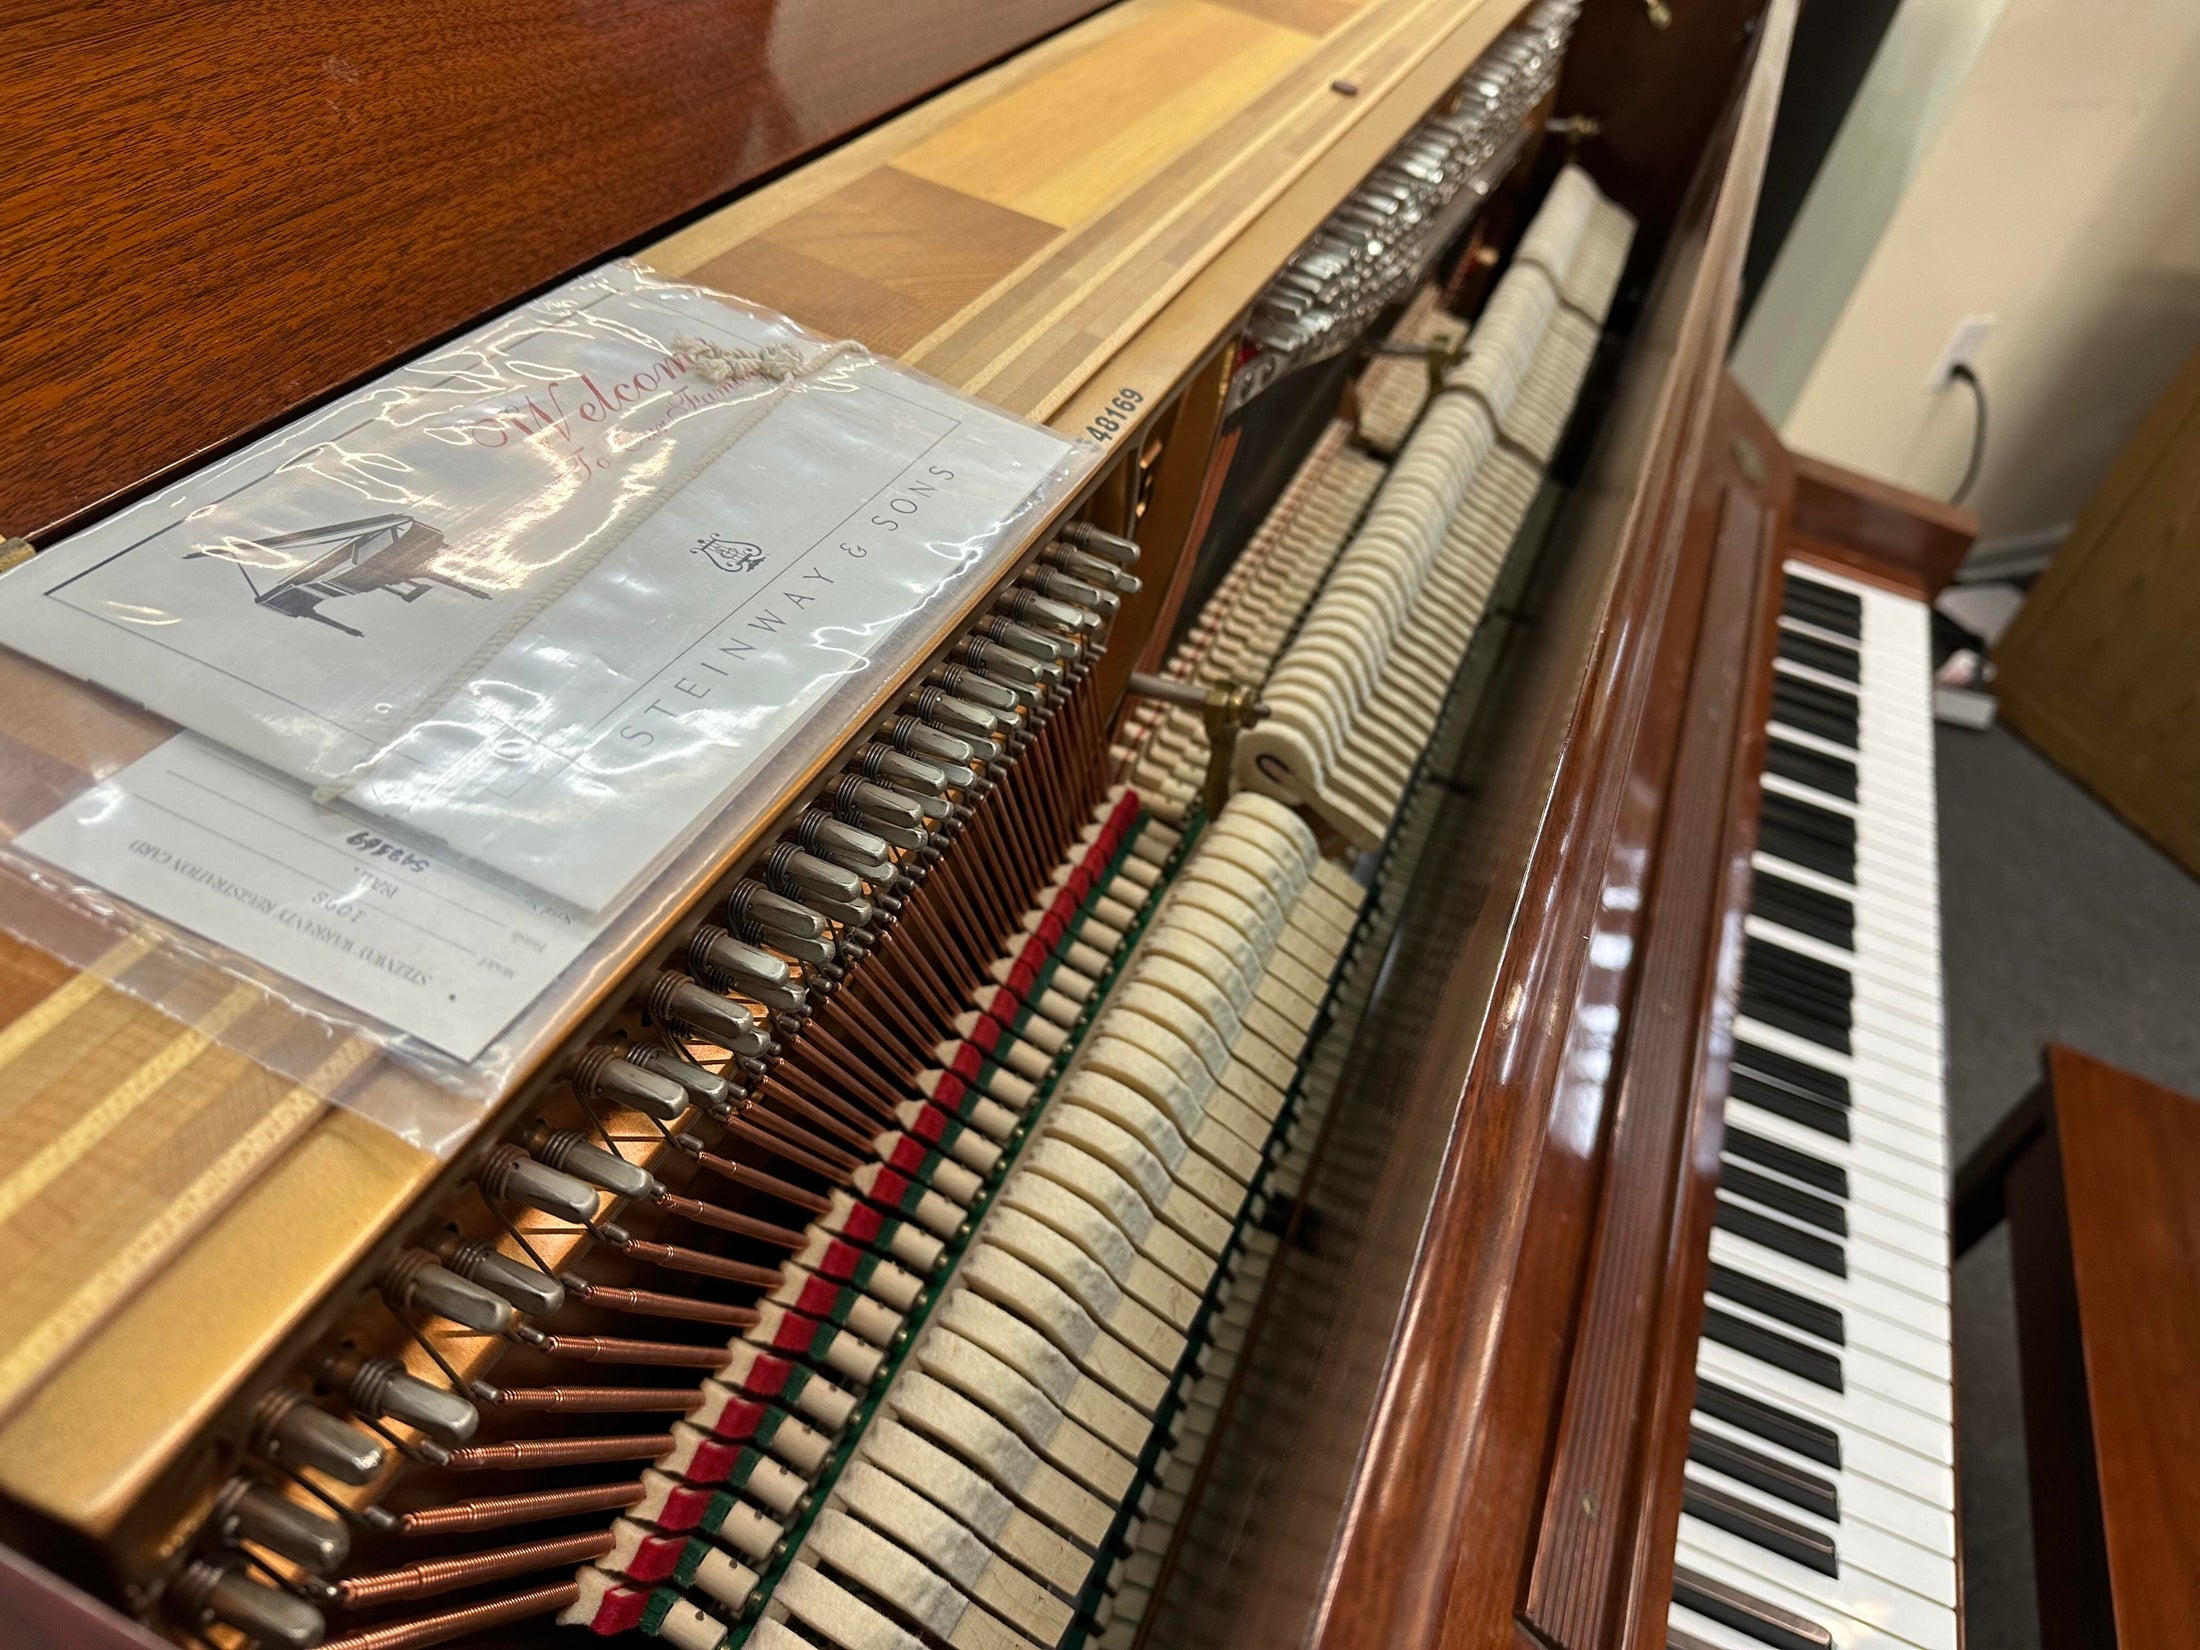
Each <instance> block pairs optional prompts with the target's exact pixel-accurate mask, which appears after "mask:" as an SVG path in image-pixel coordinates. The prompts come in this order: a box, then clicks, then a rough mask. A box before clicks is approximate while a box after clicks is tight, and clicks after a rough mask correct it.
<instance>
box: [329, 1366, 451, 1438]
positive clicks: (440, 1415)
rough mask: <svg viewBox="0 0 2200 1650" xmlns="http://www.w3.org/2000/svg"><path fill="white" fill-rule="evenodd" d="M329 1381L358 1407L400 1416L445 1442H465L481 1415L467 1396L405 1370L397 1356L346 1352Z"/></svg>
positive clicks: (362, 1411)
mask: <svg viewBox="0 0 2200 1650" xmlns="http://www.w3.org/2000/svg"><path fill="white" fill-rule="evenodd" d="M329 1381H330V1384H331V1385H332V1386H335V1387H336V1388H337V1389H338V1390H339V1391H341V1392H342V1393H343V1394H344V1400H345V1402H347V1403H349V1404H350V1405H351V1407H352V1409H353V1410H355V1411H356V1412H357V1413H359V1414H361V1415H371V1416H373V1417H375V1418H376V1419H377V1420H382V1421H397V1422H401V1423H403V1424H404V1425H406V1426H409V1427H415V1428H417V1429H418V1430H420V1431H422V1432H424V1433H426V1434H427V1435H428V1436H429V1437H431V1438H436V1439H440V1440H441V1441H442V1442H444V1443H446V1444H463V1443H464V1442H466V1440H467V1439H469V1438H471V1437H472V1436H473V1435H474V1428H475V1427H476V1426H477V1425H478V1424H479V1423H480V1420H481V1416H480V1413H479V1412H478V1411H477V1410H476V1409H475V1408H474V1406H473V1405H472V1404H470V1403H468V1402H467V1401H466V1400H465V1399H464V1398H461V1397H460V1396H459V1395H458V1394H457V1393H455V1392H446V1391H444V1390H443V1388H441V1387H439V1386H430V1385H429V1384H428V1383H427V1382H426V1381H423V1380H421V1379H420V1378H419V1377H418V1376H416V1375H408V1374H406V1373H405V1368H404V1366H403V1365H402V1364H400V1363H399V1362H398V1361H397V1360H396V1359H395V1358H365V1359H361V1358H359V1357H357V1356H356V1355H355V1354H351V1353H346V1354H344V1355H343V1356H342V1357H341V1358H340V1359H339V1360H338V1361H337V1363H336V1364H335V1365H334V1366H333V1367H332V1368H331V1370H330V1372H329Z"/></svg>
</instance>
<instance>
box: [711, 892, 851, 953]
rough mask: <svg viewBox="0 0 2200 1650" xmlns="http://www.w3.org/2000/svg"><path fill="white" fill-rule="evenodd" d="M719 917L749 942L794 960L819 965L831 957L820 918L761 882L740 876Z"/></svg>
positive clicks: (827, 929) (829, 937) (830, 936)
mask: <svg viewBox="0 0 2200 1650" xmlns="http://www.w3.org/2000/svg"><path fill="white" fill-rule="evenodd" d="M719 914H720V920H721V921H723V922H724V923H725V925H726V927H727V928H728V929H729V930H731V931H732V932H733V933H736V934H739V935H740V936H741V937H742V938H743V939H745V940H747V941H748V942H749V943H750V944H752V945H768V946H770V947H771V948H772V949H773V950H775V951H784V952H785V953H786V954H787V955H788V956H790V957H793V958H795V959H796V960H797V961H798V962H805V963H808V964H810V965H811V966H812V967H813V968H822V967H824V966H825V965H826V964H828V963H830V962H831V961H832V960H833V953H834V951H835V949H836V947H835V946H834V944H833V934H832V929H831V927H830V926H829V925H828V924H827V923H826V920H825V918H824V917H822V916H821V915H819V914H818V913H817V912H815V911H813V910H811V909H810V908H809V907H808V906H807V905H804V904H803V903H801V901H799V900H792V899H788V898H786V897H785V896H784V895H781V894H775V893H773V892H772V891H771V890H770V889H769V888H767V887H765V886H764V884H763V883H761V882H758V881H756V880H754V879H753V878H748V877H744V878H743V879H742V880H741V881H739V882H737V883H735V884H734V885H733V892H732V893H730V894H728V895H727V896H726V903H725V904H724V905H723V906H721V907H720V908H719Z"/></svg>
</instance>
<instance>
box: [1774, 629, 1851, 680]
mask: <svg viewBox="0 0 2200 1650" xmlns="http://www.w3.org/2000/svg"><path fill="white" fill-rule="evenodd" d="M1780 657H1781V658H1783V659H1785V660H1787V662H1788V663H1789V664H1791V665H1803V666H1805V667H1807V668H1809V669H1811V670H1822V671H1824V672H1825V673H1826V674H1827V675H1828V676H1838V677H1840V678H1842V680H1844V681H1849V682H1854V681H1856V680H1858V679H1859V678H1860V677H1861V676H1862V674H1863V668H1862V666H1863V661H1862V659H1861V658H1860V657H1859V656H1858V654H1857V651H1856V649H1855V648H1853V647H1843V646H1842V645H1841V644H1840V643H1839V642H1829V641H1827V640H1826V639H1825V638H1824V637H1823V636H1805V635H1803V634H1802V633H1801V632H1799V631H1794V630H1783V631H1781V632H1780Z"/></svg>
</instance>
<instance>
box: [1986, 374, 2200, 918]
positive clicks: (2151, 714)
mask: <svg viewBox="0 0 2200 1650" xmlns="http://www.w3.org/2000/svg"><path fill="white" fill-rule="evenodd" d="M2196 636H2200V355H2195V356H2194V357H2193V359H2192V360H2191V361H2189V362H2187V363H2186V365H2185V368H2184V371H2183V372H2182V373H2180V374H2179V376H2178V379H2177V382H2176V383H2175V384H2173V385H2171V386H2170V388H2169V390H2168V392H2167V393H2166V394H2164V395H2163V397H2162V399H2161V401H2160V402H2159V403H2158V404H2157V405H2156V407H2155V409H2154V411H2153V413H2152V414H2151V415H2150V416H2149V417H2148V419H2147V422H2146V424H2145V426H2144V427H2143V428H2141V430H2140V431H2139V434H2138V436H2137V438H2136V439H2135V440H2134V441H2133V442H2132V444H2131V447H2130V449H2129V450H2128V451H2127V452H2126V453H2125V454H2124V456H2123V457H2122V458H2121V459H2120V460H2119V461H2118V462H2117V465H2116V468H2115V470H2114V471H2113V472H2112V473H2111V474H2110V476H2109V478H2108V481H2107V482H2106V484H2104V485H2103V487H2102V488H2101V491H2100V492H2099V494H2098V495H2096V496H2095V498H2094V500H2093V502H2092V503H2091V504H2089V505H2088V506H2087V507H2086V511H2085V514H2084V515H2083V516H2082V517H2080V518H2079V521H2078V525H2077V528H2076V530H2075V531H2074V532H2073V533H2072V534H2071V537H2070V541H2069V542H2068V543H2067V544H2065V545H2064V546H2063V548H2062V550H2061V552H2060V553H2059V554H2057V556H2056V557H2055V562H2054V565H2053V566H2051V567H2050V568H2048V570H2047V572H2046V573H2045V575H2043V576H2042V577H2041V579H2040V582H2039V584H2038V585H2037V586H2036V587H2035V588H2034V589H2033V591H2032V595H2031V599H2030V600H2029V601H2027V602H2026V603H2025V604H2024V610H2023V611H2022V612H2020V613H2019V614H2018V615H2017V619H2016V622H2015V623H2014V624H2013V625H2011V626H2010V627H2009V632H2008V634H2007V635H2005V636H2004V637H2003V638H2002V639H2001V645H2000V646H1999V647H1997V648H1996V649H1995V651H1994V660H1995V665H1996V668H1997V669H1998V671H1999V675H1998V677H1997V678H1996V682H1995V691H1996V694H1997V695H1998V697H1999V698H2000V700H2001V707H2002V714H2003V715H2005V716H2006V717H2007V718H2008V719H2009V723H2010V725H2011V726H2012V727H2014V728H2015V729H2016V730H2017V731H2018V732H2019V733H2021V734H2023V735H2024V736H2025V737H2026V738H2027V739H2029V740H2031V741H2032V742H2033V743H2034V744H2036V745H2038V746H2039V747H2040V749H2041V750H2043V751H2045V752H2046V753H2047V754H2048V755H2049V756H2050V757H2052V758H2053V759H2054V760H2055V761H2056V762H2058V763H2060V764H2061V765H2062V766H2063V767H2065V768H2067V769H2068V770H2069V771H2070V772H2071V773H2072V774H2074V775H2075V776H2076V777H2077V778H2078V779H2080V780H2082V781H2083V782H2084V783H2085V784H2087V785H2088V786H2090V787H2092V789H2093V790H2094V791H2096V792H2097V793H2098V794H2099V795H2100V797H2101V798H2102V800H2104V801H2105V802H2107V803H2108V804H2109V805H2110V806H2111V807H2113V808H2115V809H2116V810H2117V811H2118V812H2119V813H2121V814H2122V815H2123V816H2124V817H2125V818H2126V819H2127V820H2129V821H2130V822H2131V823H2132V824H2133V825H2135V826H2136V827H2138V828H2139V829H2140V830H2141V831H2144V832H2145V833H2146V834H2147V835H2148V836H2150V837H2152V838H2153V839H2154V840H2155V842H2156V843H2158V844H2159V845H2160V846H2161V848H2162V849H2163V851H2164V852H2166V853H2167V854H2169V855H2170V856H2171V857H2172V858H2174V859H2175V860H2177V861H2178V863H2180V864H2181V865H2183V866H2184V867H2185V868H2186V869H2187V870H2189V871H2191V872H2193V873H2194V874H2196V875H2200V733H2196V732H2195V730H2196V729H2200V669H2195V667H2194V661H2195V658H2196V652H2195V646H2194V638H2195V637H2196Z"/></svg>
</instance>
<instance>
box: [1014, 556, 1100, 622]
mask: <svg viewBox="0 0 2200 1650" xmlns="http://www.w3.org/2000/svg"><path fill="white" fill-rule="evenodd" d="M1024 577H1025V578H1026V579H1027V580H1029V581H1030V584H1031V587H1032V588H1033V589H1035V590H1037V591H1038V592H1039V593H1040V594H1041V595H1043V596H1052V597H1053V598H1054V599H1055V600H1056V601H1061V602H1068V603H1069V604H1070V605H1071V606H1073V607H1083V608H1088V609H1090V610H1091V612H1092V615H1093V622H1092V623H1091V624H1090V625H1088V626H1087V627H1086V628H1087V629H1092V630H1097V629H1099V627H1100V626H1101V625H1102V624H1103V623H1105V622H1106V621H1107V620H1109V619H1112V618H1114V617H1115V610H1116V609H1117V608H1119V607H1121V606H1122V605H1123V600H1122V598H1121V597H1120V596H1118V595H1116V593H1115V592H1114V591H1112V590H1102V589H1101V588H1100V587H1099V586H1098V585H1095V584H1087V583H1086V582H1085V581H1084V580H1083V579H1073V578H1071V577H1070V576H1069V575H1068V574H1067V573H1057V572H1055V571H1054V569H1053V568H1051V567H1034V568H1032V569H1031V571H1030V572H1028V573H1026V574H1025V575H1024Z"/></svg>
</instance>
